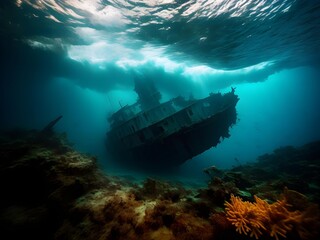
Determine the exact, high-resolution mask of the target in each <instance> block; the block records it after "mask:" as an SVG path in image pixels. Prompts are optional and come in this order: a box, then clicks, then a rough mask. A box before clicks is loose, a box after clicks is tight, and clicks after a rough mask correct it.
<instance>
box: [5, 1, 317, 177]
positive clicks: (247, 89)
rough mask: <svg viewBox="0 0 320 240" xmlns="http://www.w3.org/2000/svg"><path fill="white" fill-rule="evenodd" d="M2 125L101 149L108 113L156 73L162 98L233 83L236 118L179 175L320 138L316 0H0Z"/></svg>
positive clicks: (86, 148)
mask: <svg viewBox="0 0 320 240" xmlns="http://www.w3.org/2000/svg"><path fill="white" fill-rule="evenodd" d="M0 26H1V28H0V37H1V38H0V46H1V55H0V59H1V65H0V66H1V67H0V68H1V85H0V87H1V88H0V114H1V115H0V116H1V118H0V128H1V130H7V129H11V128H15V127H21V128H36V129H41V128H42V127H44V126H45V125H46V124H47V123H48V122H49V121H51V120H52V119H54V118H55V117H57V116H59V115H63V120H62V121H61V122H59V123H58V125H57V126H56V130H57V131H59V132H66V133H67V134H68V136H69V139H70V141H71V142H73V143H74V145H75V147H76V148H77V149H78V150H80V151H82V152H86V153H90V154H92V155H97V156H98V157H99V162H100V163H101V164H102V165H103V166H104V167H105V168H106V169H108V167H109V160H108V159H107V158H106V152H105V151H106V150H105V148H104V140H105V133H106V131H107V130H108V127H109V126H108V124H107V117H108V116H110V115H111V114H112V112H114V111H116V110H117V109H119V108H120V105H122V106H123V105H125V104H132V103H134V102H135V101H136V100H137V94H136V93H135V92H134V91H133V89H134V79H136V78H144V79H147V80H148V79H152V80H153V81H154V82H155V85H156V86H157V88H158V89H159V91H160V92H161V93H162V100H163V101H164V100H168V99H170V98H172V97H175V96H177V95H179V94H180V95H183V96H189V95H193V96H194V97H196V98H200V97H205V96H207V95H208V94H209V93H210V92H218V91H220V92H225V91H228V90H229V89H230V87H231V86H233V87H236V93H237V94H238V95H239V98H240V101H239V103H238V105H237V111H238V118H239V120H238V121H237V124H236V125H234V126H233V127H232V129H231V131H230V133H231V137H230V138H229V139H224V140H223V141H222V143H221V144H219V145H218V146H217V147H216V148H212V149H210V150H209V151H207V152H205V153H204V154H202V155H199V156H197V157H195V158H194V159H192V160H190V161H189V162H187V163H186V164H184V165H183V166H182V168H181V170H180V173H179V174H180V175H181V177H186V178H190V176H192V177H193V178H195V179H196V178H200V179H201V178H204V177H205V176H203V173H202V169H203V168H205V167H207V166H210V165H216V166H217V167H219V168H230V167H232V166H236V165H239V164H242V163H246V162H250V161H254V160H255V159H256V157H257V156H259V155H261V154H264V153H266V152H272V151H273V149H275V148H277V147H280V146H286V145H294V146H299V145H302V144H305V143H307V142H310V141H313V140H318V139H320V127H319V122H320V111H319V109H320V108H319V105H320V82H319V76H320V70H319V69H320V68H319V63H320V57H319V56H320V55H319V52H320V34H319V26H320V1H317V0H314V1H311V0H310V1H302V0H273V1H268V0H264V1H245V0H243V1H236V0H234V1H231V0H229V1H227V0H221V1H196V0H193V1H173V0H162V1H161V0H153V1H151V0H140V1H120V0H119V1H116V0H114V1H98V0H92V1H80V0H65V1H58V0H42V1H27V0H18V1H10V0H4V1H1V3H0Z"/></svg>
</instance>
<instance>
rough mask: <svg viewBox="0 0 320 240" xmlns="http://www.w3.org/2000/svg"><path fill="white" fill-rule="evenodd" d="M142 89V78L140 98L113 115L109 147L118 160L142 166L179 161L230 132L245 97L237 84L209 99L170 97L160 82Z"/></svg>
mask: <svg viewBox="0 0 320 240" xmlns="http://www.w3.org/2000/svg"><path fill="white" fill-rule="evenodd" d="M142 90H143V93H142V92H141V91H142ZM142 90H141V89H140V88H138V87H137V84H136V91H137V93H138V95H139V100H138V102H137V103H135V104H133V105H130V106H129V105H127V106H124V107H122V108H121V109H120V110H118V111H117V112H115V113H114V114H113V115H112V116H111V117H110V118H109V123H110V131H109V132H108V133H107V149H108V152H109V153H110V154H111V155H112V157H113V158H115V159H116V161H117V162H120V163H125V164H126V165H129V166H130V165H131V166H138V167H139V168H141V167H142V168H156V169H159V168H160V169H161V168H168V167H173V166H178V165H180V164H182V163H184V162H185V161H187V160H188V159H191V158H193V157H194V156H197V155H198V154H200V153H202V152H204V151H206V150H208V149H209V148H211V147H214V146H216V145H217V144H218V143H219V142H220V140H221V138H228V137H229V136H230V135H229V127H230V126H232V125H233V124H235V123H236V119H237V113H236V108H235V106H236V104H237V102H238V100H239V98H238V96H237V95H236V94H235V89H234V88H232V91H230V92H229V93H226V94H221V93H215V94H210V95H209V96H208V97H206V98H203V99H197V100H196V99H190V100H185V99H184V98H183V97H181V96H180V97H176V98H174V99H171V100H170V101H167V102H164V103H160V102H159V100H160V98H161V95H160V93H159V92H154V91H155V90H154V88H153V92H152V91H150V90H147V89H142Z"/></svg>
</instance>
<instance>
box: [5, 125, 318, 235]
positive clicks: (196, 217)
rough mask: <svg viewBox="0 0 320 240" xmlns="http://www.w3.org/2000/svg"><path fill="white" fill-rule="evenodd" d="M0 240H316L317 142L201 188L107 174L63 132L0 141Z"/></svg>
mask: <svg viewBox="0 0 320 240" xmlns="http://www.w3.org/2000/svg"><path fill="white" fill-rule="evenodd" d="M0 152H1V161H0V164H1V169H0V171H1V173H0V185H1V213H0V225H1V228H2V235H3V236H8V237H7V238H6V239H28V238H30V239H89V240H90V239H92V240H98V239H126V240H128V239H139V240H144V239H145V240H150V239H154V240H156V239H161V240H166V239H168V240H169V239H170V240H174V239H183V240H188V239H190V240H191V239H202V240H205V239H276V240H278V239H284V238H285V239H303V240H307V239H308V240H310V239H319V229H320V211H319V206H318V203H319V200H320V195H319V187H320V186H319V183H320V179H319V178H320V174H319V172H320V171H319V170H320V142H313V143H310V144H307V145H305V146H302V147H300V148H293V147H284V148H280V149H276V150H275V151H274V152H273V153H272V154H266V155H263V156H261V157H259V158H258V159H257V161H256V162H255V163H252V164H246V165H240V166H238V167H235V168H233V169H230V170H224V171H222V170H219V169H216V168H215V167H211V168H208V169H205V170H204V172H205V174H208V176H210V181H209V182H208V185H207V186H206V187H203V188H195V187H194V188H192V187H186V186H184V185H183V184H181V183H180V184H179V183H173V182H166V181H159V180H157V179H154V178H146V179H144V180H143V181H142V182H139V181H132V179H134V177H132V179H129V178H128V177H117V176H111V175H108V174H106V173H104V172H102V170H101V169H100V168H99V167H98V164H97V159H96V158H94V157H91V156H86V155H84V154H81V153H79V152H77V151H75V150H74V149H72V147H71V146H70V144H69V143H68V141H67V139H66V136H65V135H64V134H57V133H54V132H51V131H46V132H44V131H25V130H19V131H18V130H17V131H11V132H7V133H4V134H2V135H1V137H0Z"/></svg>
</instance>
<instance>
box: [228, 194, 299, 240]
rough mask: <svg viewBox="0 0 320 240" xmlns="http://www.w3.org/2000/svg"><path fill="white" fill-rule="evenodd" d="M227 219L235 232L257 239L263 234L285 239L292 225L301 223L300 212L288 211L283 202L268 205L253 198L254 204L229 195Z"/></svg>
mask: <svg viewBox="0 0 320 240" xmlns="http://www.w3.org/2000/svg"><path fill="white" fill-rule="evenodd" d="M225 206H226V212H227V213H226V214H227V219H228V220H229V221H230V222H231V223H232V224H233V225H234V226H235V227H236V231H237V232H239V233H244V234H245V235H247V234H248V233H250V237H253V236H254V237H255V238H256V239H258V238H259V237H260V236H261V235H262V234H263V233H268V234H270V236H271V237H274V238H276V240H278V239H279V236H282V237H284V238H285V237H286V234H287V232H289V231H291V230H292V228H293V225H294V224H295V223H297V222H301V216H302V214H301V212H300V211H294V212H292V211H289V210H288V209H287V206H288V204H287V203H286V201H285V200H282V201H277V202H275V203H273V204H269V203H267V202H266V201H264V200H262V199H260V198H258V197H257V196H255V202H254V203H251V202H248V201H242V199H241V198H239V197H235V196H233V195H231V200H230V203H229V202H226V203H225Z"/></svg>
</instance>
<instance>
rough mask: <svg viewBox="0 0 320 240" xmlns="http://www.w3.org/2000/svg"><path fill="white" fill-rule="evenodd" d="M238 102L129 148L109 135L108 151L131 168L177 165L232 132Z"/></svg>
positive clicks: (165, 167)
mask: <svg viewBox="0 0 320 240" xmlns="http://www.w3.org/2000/svg"><path fill="white" fill-rule="evenodd" d="M236 102H237V101H236ZM236 102H235V103H234V104H232V105H230V106H229V108H227V109H225V110H224V111H221V112H219V113H216V114H215V115H213V116H211V117H209V118H207V119H206V120H204V121H202V122H200V123H196V124H194V125H192V126H190V127H186V128H183V129H181V130H180V131H178V132H176V133H174V134H171V135H169V136H166V137H164V138H159V139H156V140H154V141H152V142H148V143H146V144H144V145H141V146H137V147H134V148H130V149H127V148H125V147H123V144H122V143H121V142H120V141H116V140H114V139H107V149H108V150H109V151H108V152H109V154H110V155H111V158H112V159H113V160H114V161H115V162H116V163H117V164H120V165H125V166H129V167H132V168H138V169H150V170H161V169H168V168H173V167H177V166H179V165H181V164H182V163H184V162H185V161H187V160H189V159H191V158H193V157H194V156H197V155H199V154H201V153H203V152H204V151H206V150H208V149H209V148H211V147H215V146H216V145H217V144H218V143H220V140H221V139H223V138H228V137H229V136H230V135H229V128H230V127H231V126H232V125H233V124H235V123H236V120H237V113H236V108H235V105H236Z"/></svg>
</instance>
